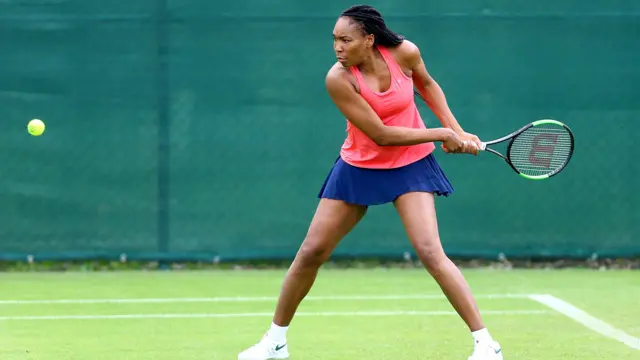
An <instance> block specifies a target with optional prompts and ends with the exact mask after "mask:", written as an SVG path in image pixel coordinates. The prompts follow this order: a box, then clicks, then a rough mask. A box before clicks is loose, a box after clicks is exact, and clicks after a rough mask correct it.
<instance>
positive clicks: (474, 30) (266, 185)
mask: <svg viewBox="0 0 640 360" xmlns="http://www.w3.org/2000/svg"><path fill="white" fill-rule="evenodd" d="M349 5H351V3H350V2H345V1H338V0H327V1H322V2H317V1H315V2H308V3H305V2H303V1H299V0H271V1H263V0H245V1H234V2H227V1H224V2H223V1H208V0H137V1H126V2H125V1H98V0H66V1H45V0H38V1H26V0H23V1H9V2H2V4H0V109H1V112H0V221H1V223H0V257H1V258H4V259H23V258H25V257H26V256H27V254H33V255H35V256H36V260H37V259H45V258H49V259H51V258H95V257H118V256H119V255H120V254H122V253H126V254H127V255H128V257H129V258H147V259H151V258H165V259H185V258H189V259H204V260H211V259H214V258H216V257H219V259H220V260H222V261H224V260H231V259H239V258H265V257H291V256H293V255H294V254H295V251H296V250H297V248H298V245H299V243H300V241H301V240H302V239H303V237H304V235H305V232H306V229H307V226H308V223H309V221H310V219H311V217H312V215H313V212H314V210H315V206H316V204H317V199H316V195H317V192H318V189H319V187H320V185H321V184H322V181H323V179H324V176H325V175H326V173H327V171H328V170H329V168H330V166H331V165H332V163H333V161H334V159H335V157H336V156H337V153H338V150H339V147H340V145H341V143H342V141H343V139H344V136H345V133H344V128H345V122H344V119H343V118H342V117H341V115H340V114H339V113H338V111H337V110H336V109H335V107H334V106H333V105H332V104H331V102H330V100H329V98H328V96H327V95H326V91H325V88H324V76H325V74H326V71H327V70H328V69H329V67H330V66H331V65H332V63H333V62H334V61H335V58H334V55H333V53H332V41H331V31H332V28H333V25H334V22H335V19H336V17H337V16H338V15H339V13H340V11H341V10H343V9H344V8H346V7H348V6H349ZM373 5H375V6H377V7H378V8H379V9H380V10H381V11H382V12H383V14H384V15H385V16H386V18H387V23H388V24H389V26H390V27H392V28H393V29H395V30H396V31H398V32H400V33H402V34H404V35H405V36H407V37H408V38H409V39H411V40H412V41H414V42H415V43H417V44H418V45H419V46H420V47H421V49H422V53H423V56H424V59H425V62H426V63H427V66H428V69H429V70H430V72H431V73H432V75H433V76H434V77H435V78H436V80H438V81H439V83H440V84H441V86H442V87H443V88H444V90H445V93H446V94H447V96H448V99H449V103H450V105H451V107H452V109H453V110H454V113H455V114H456V115H457V117H458V119H459V121H460V122H461V123H462V125H463V126H464V127H465V128H466V129H468V130H469V131H471V132H475V133H477V134H478V135H479V136H480V137H481V138H485V139H490V138H495V137H499V136H502V135H504V134H505V133H506V132H509V131H511V130H513V129H516V128H518V127H519V126H520V125H522V124H524V123H526V122H529V121H533V120H537V119H540V118H556V119H559V120H562V121H564V122H566V123H568V124H569V125H570V126H571V127H572V129H573V130H574V132H575V135H576V140H577V143H576V151H575V156H574V158H573V160H572V163H571V164H570V166H569V167H568V168H567V169H566V170H565V172H563V173H561V174H560V175H559V176H558V177H555V178H553V179H551V180H549V181H540V182H532V181H528V180H525V179H523V178H520V177H518V176H516V175H515V174H514V173H512V172H511V170H510V169H509V168H508V167H507V166H505V164H503V163H501V162H500V161H499V160H498V159H497V158H495V157H493V156H491V155H489V154H483V155H481V156H479V157H478V158H472V157H465V156H455V155H449V156H446V155H445V154H443V153H442V152H441V151H439V152H438V154H437V157H438V159H439V161H440V162H441V165H442V166H443V168H444V169H445V171H446V172H447V174H448V176H449V177H450V180H451V181H452V182H453V184H454V186H455V188H456V193H455V194H454V195H453V196H452V197H450V198H448V199H438V201H437V206H438V211H439V221H440V231H441V236H442V241H443V243H444V245H445V247H446V249H447V251H448V252H449V254H451V255H452V256H477V257H496V256H497V255H498V254H499V253H501V252H502V253H504V254H506V256H507V257H516V256H571V257H580V258H584V257H588V256H590V255H591V254H593V253H597V254H599V255H601V256H607V255H611V256H632V255H640V225H639V224H640V212H639V208H638V201H640V195H638V190H639V189H640V181H639V180H638V167H639V166H638V164H637V162H636V157H637V155H638V147H637V144H638V136H637V134H638V130H637V124H638V121H639V119H640V116H639V115H640V101H638V99H639V98H640V97H639V95H640V94H639V92H638V90H637V86H638V85H637V84H639V83H640V67H639V66H638V59H640V41H638V39H639V38H640V3H639V2H632V1H623V0H618V1H614V0H612V1H609V2H608V3H607V4H605V2H602V1H583V0H560V1H551V0H545V1H538V2H523V1H507V0H476V1H471V0H464V1H463V0H454V1H450V2H445V1H441V2H439V3H434V2H432V1H421V0H403V1H399V0H394V1H376V2H373ZM422 109H423V111H422V113H423V116H424V119H425V122H426V123H427V125H428V126H432V127H433V126H438V123H437V120H435V118H434V117H433V115H432V114H431V113H429V112H428V111H425V109H426V108H425V107H422ZM31 118H41V119H43V120H44V121H45V122H46V124H47V126H48V128H47V131H46V133H45V134H44V135H43V136H42V137H38V138H36V137H31V136H29V135H28V134H27V132H26V128H25V126H26V123H27V121H28V120H29V119H31ZM634 125H635V126H634ZM406 251H411V248H410V246H409V243H408V241H407V240H406V237H405V236H404V232H403V229H402V226H401V224H400V221H399V219H398V217H397V215H396V214H395V211H394V209H393V207H392V206H384V207H376V208H372V209H371V211H370V212H369V214H368V215H367V217H366V218H365V220H364V221H363V222H362V223H361V224H360V226H359V227H358V228H357V229H356V230H354V232H353V233H352V234H350V235H349V236H348V237H347V238H346V239H345V241H344V242H343V243H342V244H341V245H340V246H339V248H338V249H337V251H336V255H345V256H350V255H356V256H360V255H380V256H390V257H401V256H402V254H403V253H404V252H406Z"/></svg>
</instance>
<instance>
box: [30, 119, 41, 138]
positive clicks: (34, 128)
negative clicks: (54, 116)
mask: <svg viewBox="0 0 640 360" xmlns="http://www.w3.org/2000/svg"><path fill="white" fill-rule="evenodd" d="M44 128H45V126H44V123H43V122H42V120H40V119H33V120H31V121H29V125H27V130H28V131H29V134H31V135H33V136H40V135H42V133H43V132H44Z"/></svg>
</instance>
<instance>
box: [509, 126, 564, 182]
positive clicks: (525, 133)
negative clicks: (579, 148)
mask: <svg viewBox="0 0 640 360" xmlns="http://www.w3.org/2000/svg"><path fill="white" fill-rule="evenodd" d="M573 149H574V137H573V132H572V131H571V129H570V128H569V127H568V126H567V125H565V124H563V123H562V122H560V121H557V120H552V119H542V120H538V121H534V122H532V123H531V124H529V125H528V126H526V127H525V128H523V129H521V130H520V131H519V132H518V134H517V135H516V136H514V137H513V138H512V139H511V141H510V142H509V145H508V147H507V162H508V163H509V165H510V166H511V167H512V168H513V170H515V171H516V172H517V173H518V174H519V175H520V176H522V177H524V178H526V179H530V180H543V179H548V178H550V177H552V176H554V175H557V174H558V173H559V172H560V171H562V170H563V169H564V168H565V167H566V166H567V164H569V161H570V160H571V157H572V156H573Z"/></svg>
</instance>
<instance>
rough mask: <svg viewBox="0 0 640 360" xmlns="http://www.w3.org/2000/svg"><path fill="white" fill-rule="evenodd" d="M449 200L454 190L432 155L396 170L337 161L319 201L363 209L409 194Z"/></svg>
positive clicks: (325, 182) (323, 186)
mask: <svg viewBox="0 0 640 360" xmlns="http://www.w3.org/2000/svg"><path fill="white" fill-rule="evenodd" d="M416 191H421V192H429V193H433V194H436V195H439V196H449V195H451V193H453V187H452V186H451V184H450V183H449V180H448V179H447V177H446V176H445V174H444V172H443V171H442V169H441V168H440V165H438V163H437V162H436V159H435V157H434V156H433V154H429V155H427V156H426V157H424V158H423V159H421V160H418V161H416V162H414V163H411V164H409V165H405V166H403V167H399V168H395V169H364V168H359V167H355V166H353V165H349V164H347V163H346V162H344V160H342V158H340V157H338V159H337V160H336V162H335V164H334V165H333V167H332V168H331V171H330V172H329V175H328V176H327V178H326V179H325V181H324V184H322V188H321V189H320V193H319V194H318V197H319V198H327V199H334V200H342V201H344V202H346V203H350V204H357V205H363V206H369V205H380V204H385V203H388V202H392V201H393V200H395V199H396V198H397V197H398V196H400V195H402V194H406V193H408V192H416Z"/></svg>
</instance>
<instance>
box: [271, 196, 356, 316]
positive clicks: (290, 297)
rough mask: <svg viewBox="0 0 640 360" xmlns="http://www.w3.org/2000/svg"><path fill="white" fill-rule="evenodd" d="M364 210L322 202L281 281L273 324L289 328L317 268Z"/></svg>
mask: <svg viewBox="0 0 640 360" xmlns="http://www.w3.org/2000/svg"><path fill="white" fill-rule="evenodd" d="M366 211H367V208H366V207H364V206H358V205H352V204H347V203H345V202H343V201H339V200H331V199H321V200H320V204H319V205H318V209H317V210H316V213H315V215H314V217H313V220H312V221H311V225H310V226H309V230H308V232H307V235H306V237H305V239H304V241H303V242H302V245H301V246H300V249H299V250H298V253H297V255H296V257H295V259H294V260H293V263H292V264H291V266H290V267H289V271H288V272H287V275H286V276H285V278H284V283H283V285H282V290H281V291H280V298H279V299H278V305H277V307H276V311H275V315H274V318H273V322H274V324H276V325H279V326H288V325H289V323H291V320H292V319H293V315H294V313H295V311H296V309H297V308H298V305H299V304H300V302H301V301H302V299H303V298H304V297H305V296H306V295H307V293H308V292H309V290H310V289H311V286H312V285H313V283H314V281H315V279H316V275H317V274H318V269H319V268H320V266H321V265H322V264H323V263H324V262H325V261H327V259H329V256H330V255H331V253H332V252H333V250H334V249H335V248H336V246H337V245H338V243H339V242H340V240H342V238H343V237H345V236H346V235H347V234H348V233H349V232H350V231H351V230H352V229H353V228H354V226H355V225H356V224H357V223H358V222H359V221H360V219H362V217H363V216H364V214H365V213H366Z"/></svg>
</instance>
